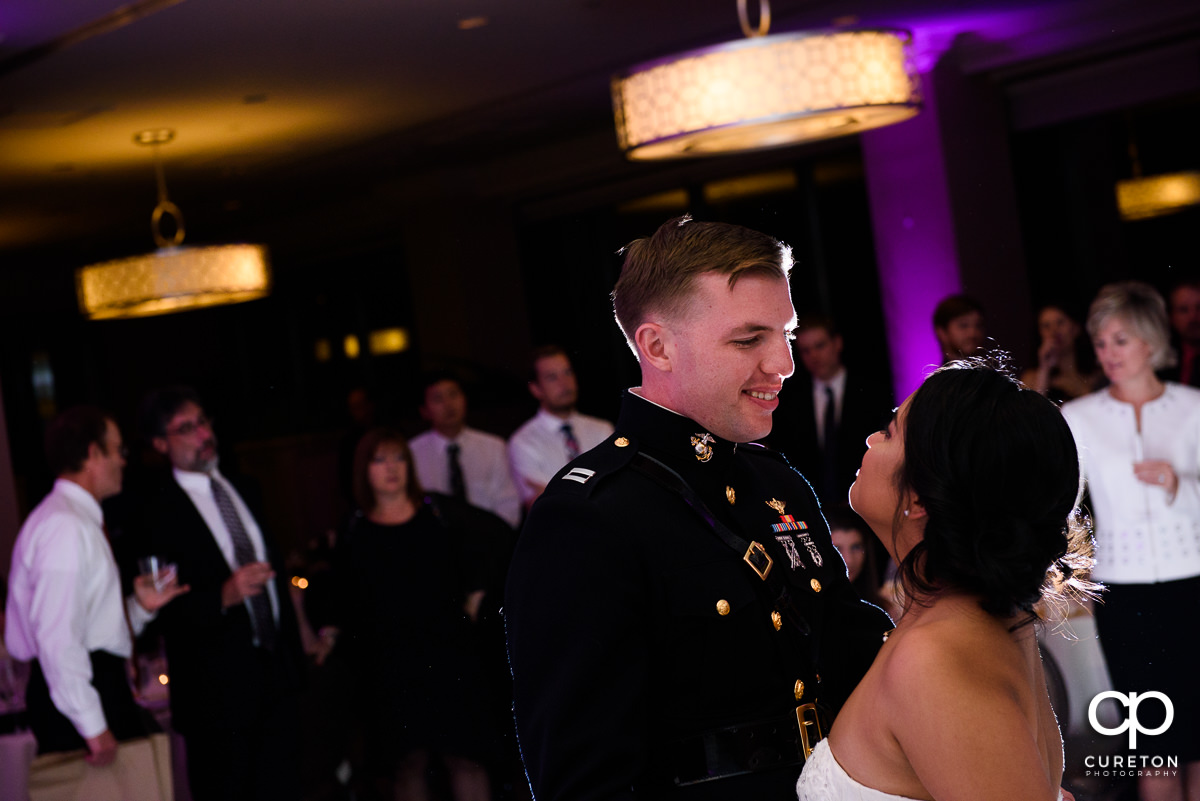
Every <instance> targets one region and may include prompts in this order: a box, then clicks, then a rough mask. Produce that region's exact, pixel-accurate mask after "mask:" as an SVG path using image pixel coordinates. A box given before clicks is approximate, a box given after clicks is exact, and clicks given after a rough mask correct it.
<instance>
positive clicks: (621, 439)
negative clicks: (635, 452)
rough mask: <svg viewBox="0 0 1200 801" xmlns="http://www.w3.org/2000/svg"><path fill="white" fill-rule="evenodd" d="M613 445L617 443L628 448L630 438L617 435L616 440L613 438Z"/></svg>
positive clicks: (619, 446) (618, 445)
mask: <svg viewBox="0 0 1200 801" xmlns="http://www.w3.org/2000/svg"><path fill="white" fill-rule="evenodd" d="M613 445H616V446H617V447H618V448H628V447H629V440H627V439H625V438H624V437H617V438H616V439H615V440H613Z"/></svg>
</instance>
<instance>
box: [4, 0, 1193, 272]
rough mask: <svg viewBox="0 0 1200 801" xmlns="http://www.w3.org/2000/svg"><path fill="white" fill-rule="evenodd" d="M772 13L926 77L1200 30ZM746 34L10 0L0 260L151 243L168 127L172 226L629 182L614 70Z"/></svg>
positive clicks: (916, 10) (718, 26)
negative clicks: (438, 194) (249, 213)
mask: <svg viewBox="0 0 1200 801" xmlns="http://www.w3.org/2000/svg"><path fill="white" fill-rule="evenodd" d="M751 5H752V6H753V5H754V4H753V3H751ZM771 10H772V12H773V20H774V22H773V26H772V32H776V33H778V32H786V31H792V30H797V29H801V28H807V27H825V26H830V25H844V24H861V25H888V26H901V27H905V28H908V29H910V30H912V31H913V33H914V46H915V53H916V58H917V60H918V62H919V64H920V62H922V61H926V62H928V61H930V60H932V59H934V58H936V57H937V54H938V53H939V52H940V51H941V50H944V49H945V48H946V47H948V46H949V44H950V42H951V41H954V40H956V39H957V40H958V42H959V43H960V46H961V47H963V48H964V49H963V53H964V57H963V59H962V63H963V65H964V67H965V68H966V69H967V70H969V71H977V72H980V73H988V74H991V75H996V76H999V77H1000V78H1001V79H1004V78H1005V76H1010V77H1011V76H1012V75H1014V74H1022V75H1028V74H1036V72H1037V71H1038V70H1044V69H1046V68H1047V66H1048V65H1050V66H1053V65H1054V64H1059V63H1062V62H1064V61H1078V60H1080V59H1084V60H1086V59H1089V58H1096V57H1097V54H1100V55H1101V56H1103V55H1104V54H1109V53H1113V52H1121V51H1123V50H1128V49H1130V48H1138V47H1145V46H1156V45H1157V44H1159V43H1160V42H1162V41H1165V40H1171V39H1173V38H1178V37H1179V36H1181V35H1194V34H1195V31H1196V30H1197V28H1200V7H1197V4H1195V3H1193V2H1184V1H1183V0H1084V1H1083V2H1079V1H1078V0H1043V2H1020V1H1019V0H1014V1H1010V2H1003V1H1002V0H980V1H979V2H967V1H966V0H961V1H960V2H931V1H930V0H861V2H857V3H845V2H837V3H834V2H814V1H813V0H775V2H773V3H772V9H771ZM740 36H741V34H740V30H739V27H738V23H737V12H736V3H735V2H734V0H658V1H656V2H649V3H647V2H637V1H636V0H564V2H557V3H545V2H533V0H505V2H503V3H501V2H498V1H497V0H405V1H403V2H401V1H398V0H346V1H344V2H331V0H255V2H246V0H143V2H140V3H134V4H131V5H126V6H120V5H119V2H118V0H56V2H54V3H46V2H44V0H8V2H6V3H5V4H4V7H3V10H2V11H0V253H4V252H9V253H10V254H11V253H17V252H24V253H28V252H36V248H39V247H42V246H45V245H49V244H52V243H60V244H61V243H63V242H67V241H84V240H87V241H90V240H95V239H96V238H97V237H103V236H118V235H124V236H129V235H130V233H129V232H134V234H136V235H141V233H142V232H147V227H148V220H149V213H150V210H151V208H152V207H153V204H154V178H153V168H152V156H151V153H150V152H148V149H147V148H143V147H139V146H137V145H135V144H134V143H133V134H134V133H135V132H138V131H141V130H144V129H155V128H163V127H169V128H172V129H174V130H175V131H176V138H175V141H174V142H173V143H172V144H170V145H168V146H166V147H165V148H164V149H163V154H162V155H163V158H164V161H165V164H166V175H167V183H168V187H169V188H170V190H171V195H172V199H174V200H176V201H177V202H178V203H179V205H180V206H181V207H182V208H183V211H184V213H185V214H187V213H188V212H189V209H192V210H194V211H199V212H200V213H201V215H203V213H204V211H205V209H206V208H209V207H211V208H216V209H220V210H224V211H226V212H235V211H236V210H237V209H239V208H242V207H243V206H244V205H245V204H253V203H255V202H259V203H261V202H263V198H270V197H278V196H279V195H278V194H276V195H272V194H271V192H272V191H274V192H276V193H278V192H280V191H284V192H287V191H291V190H292V189H294V188H298V187H304V186H320V187H329V186H336V185H338V184H341V185H342V189H343V191H344V192H353V191H355V187H359V186H363V185H367V184H371V183H373V182H378V181H380V180H383V179H387V178H399V177H404V176H413V175H417V174H420V173H428V172H429V171H431V170H438V169H452V168H454V167H461V165H462V164H464V163H478V162H485V161H491V162H492V163H495V162H496V161H497V160H503V159H506V158H507V159H510V161H509V163H508V165H507V171H505V170H504V169H498V170H495V171H493V173H491V174H490V175H491V177H489V174H488V173H484V174H480V175H476V176H475V177H474V180H475V181H476V182H481V183H487V182H488V181H490V180H492V179H493V178H494V180H495V181H496V182H497V186H501V185H502V188H500V189H497V190H496V191H509V192H512V193H514V194H519V193H520V192H522V191H530V187H533V186H536V185H537V183H538V181H539V180H546V179H545V176H542V175H540V174H539V172H540V171H539V170H537V169H536V168H531V166H530V165H533V164H536V163H537V157H536V156H530V155H529V152H530V151H531V149H532V150H533V152H534V153H535V154H536V153H538V152H540V149H551V148H554V147H558V148H559V150H560V151H562V152H560V153H559V156H560V157H561V156H562V155H563V152H565V153H566V154H568V155H570V154H573V153H577V154H578V155H577V157H576V158H574V159H573V160H574V161H576V162H578V164H580V165H582V164H585V163H586V164H590V165H591V167H590V172H589V171H586V170H585V171H584V172H583V173H581V175H583V176H584V177H583V178H582V180H590V179H593V178H597V177H598V176H602V175H606V174H611V173H612V172H613V171H614V170H617V171H623V172H624V173H627V174H636V172H637V170H639V169H643V170H644V169H653V167H648V166H644V165H627V164H623V163H622V162H621V160H620V157H619V154H618V153H617V148H616V141H615V136H613V135H612V132H611V107H610V100H609V95H608V81H609V78H610V76H611V75H612V74H613V73H614V72H616V71H618V70H620V69H622V68H624V67H627V66H629V65H631V64H634V63H637V62H639V61H643V60H646V59H649V58H654V57H657V56H662V55H665V54H668V53H672V52H677V51H680V50H684V49H688V48H691V47H696V46H702V45H707V44H712V43H715V42H719V41H724V40H729V39H736V38H739V37H740ZM963 43H965V45H964V44H963ZM564 149H565V151H564ZM522 153H524V154H525V155H523V156H521V155H514V154H522ZM513 159H516V160H513ZM579 169H580V170H583V168H582V167H580V168H579ZM515 176H519V177H515ZM483 191H487V188H486V187H485V188H484V190H483ZM193 232H194V231H193V230H189V235H190V234H191V233H193ZM146 244H147V248H149V246H150V242H149V236H148V235H147V236H146Z"/></svg>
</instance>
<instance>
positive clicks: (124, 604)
mask: <svg viewBox="0 0 1200 801" xmlns="http://www.w3.org/2000/svg"><path fill="white" fill-rule="evenodd" d="M124 451H125V448H124V445H123V444H122V442H121V432H120V430H119V429H118V428H117V425H116V423H114V422H113V421H112V419H111V418H110V417H108V416H107V415H106V414H105V413H104V412H102V411H100V410H99V409H96V408H94V407H91V406H77V407H75V408H73V409H69V410H68V411H66V412H63V413H62V414H60V415H59V416H58V417H56V418H55V419H54V421H53V422H51V424H50V426H49V428H48V429H47V431H46V457H47V461H48V462H49V464H50V467H51V469H52V470H53V471H54V473H55V475H57V477H58V478H57V480H56V481H55V482H54V489H52V490H51V491H50V494H49V495H47V496H46V497H45V499H44V500H43V501H42V502H41V503H40V504H38V506H37V508H36V509H34V510H33V512H32V513H31V514H30V515H29V518H28V519H27V520H26V521H25V525H24V526H23V527H22V528H21V533H20V534H19V535H18V536H17V541H16V544H15V546H14V548H13V558H12V570H11V572H10V574H9V579H10V587H9V593H8V603H7V612H6V619H7V629H6V631H5V647H6V648H7V649H8V651H9V653H10V654H11V655H12V656H13V657H14V658H16V659H20V660H22V661H30V662H32V663H33V664H32V667H31V671H30V673H31V675H30V681H29V686H28V689H27V691H26V707H27V714H28V716H29V722H30V727H31V728H32V730H33V733H34V736H35V737H36V738H37V741H38V751H39V753H46V752H53V751H72V750H76V749H81V748H84V747H86V748H87V750H88V755H87V756H86V757H85V759H87V761H88V762H90V763H92V764H94V765H105V764H108V763H110V762H111V761H112V760H113V758H114V757H115V756H116V751H117V742H118V741H120V740H127V739H131V738H134V737H139V736H145V735H146V734H147V733H148V730H147V728H146V726H145V724H144V722H143V719H144V716H143V715H142V713H141V711H140V710H139V708H138V707H137V705H136V703H135V702H134V700H133V695H132V694H131V692H130V689H129V682H128V678H127V672H126V660H128V659H129V658H130V656H131V655H132V653H133V641H132V637H131V629H132V632H134V633H138V632H140V631H141V630H142V628H143V627H144V626H145V625H146V623H147V622H149V621H150V620H151V619H152V618H153V617H154V614H155V612H156V611H157V610H158V609H159V608H161V607H162V606H163V605H165V604H166V603H167V602H169V601H170V600H171V599H172V598H174V597H175V596H177V595H179V594H181V593H184V592H186V591H187V587H180V586H179V585H178V583H177V582H176V581H175V580H174V579H171V580H170V581H168V582H166V584H165V585H164V586H163V587H162V589H161V590H157V589H155V586H154V579H153V578H152V577H151V576H139V577H138V578H137V579H136V580H135V581H134V594H133V595H131V596H129V597H128V598H122V594H121V578H120V575H119V573H118V571H117V564H116V561H115V560H114V559H113V554H112V549H111V548H110V547H109V543H108V539H107V537H106V536H105V529H104V513H103V512H102V511H101V508H100V502H101V501H102V500H104V499H105V498H109V497H111V496H113V495H116V494H117V493H119V492H120V491H121V480H122V468H123V467H124V466H125V455H124Z"/></svg>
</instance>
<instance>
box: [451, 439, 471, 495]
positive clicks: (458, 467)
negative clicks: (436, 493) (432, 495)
mask: <svg viewBox="0 0 1200 801" xmlns="http://www.w3.org/2000/svg"><path fill="white" fill-rule="evenodd" d="M461 450H462V449H461V448H460V447H459V446H458V443H457V442H451V443H450V444H449V445H447V446H446V458H447V459H448V460H449V462H450V494H451V495H453V496H454V497H455V498H460V499H462V500H464V501H465V500H466V499H467V482H466V481H465V480H464V479H463V471H462V462H460V461H459V460H458V454H459V452H460V451H461Z"/></svg>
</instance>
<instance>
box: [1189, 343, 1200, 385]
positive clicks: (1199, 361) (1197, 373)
mask: <svg viewBox="0 0 1200 801" xmlns="http://www.w3.org/2000/svg"><path fill="white" fill-rule="evenodd" d="M1188 385H1189V386H1193V387H1200V350H1197V351H1196V354H1195V355H1194V356H1192V369H1191V372H1190V373H1188Z"/></svg>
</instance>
